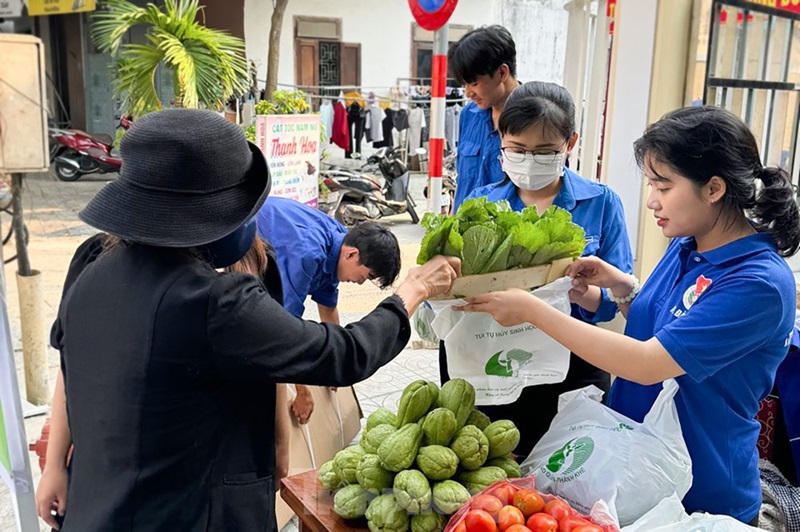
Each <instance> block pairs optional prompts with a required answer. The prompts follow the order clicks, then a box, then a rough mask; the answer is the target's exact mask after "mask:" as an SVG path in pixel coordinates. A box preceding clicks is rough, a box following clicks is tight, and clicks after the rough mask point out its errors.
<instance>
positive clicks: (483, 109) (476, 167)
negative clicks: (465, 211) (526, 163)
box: [447, 26, 519, 212]
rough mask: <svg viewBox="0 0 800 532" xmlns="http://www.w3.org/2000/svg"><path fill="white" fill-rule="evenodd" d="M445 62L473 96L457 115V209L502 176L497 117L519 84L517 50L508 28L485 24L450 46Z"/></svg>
mask: <svg viewBox="0 0 800 532" xmlns="http://www.w3.org/2000/svg"><path fill="white" fill-rule="evenodd" d="M447 62H448V64H449V65H450V73H451V75H452V76H453V77H454V78H455V79H456V81H457V82H458V83H460V84H462V85H464V93H465V95H466V96H467V98H469V99H470V100H472V101H471V102H470V103H468V104H467V106H466V107H464V110H463V111H461V114H460V115H459V129H458V158H457V159H456V170H457V171H458V178H457V181H456V195H455V199H454V200H453V212H456V211H457V210H458V207H459V205H461V203H462V202H463V201H464V200H465V199H466V198H467V196H469V195H470V194H471V193H472V191H473V190H475V189H476V188H479V187H482V186H486V185H490V184H492V183H498V182H500V181H502V180H503V179H504V175H503V169H502V168H501V167H500V134H499V133H498V132H497V121H498V119H499V118H500V113H502V112H503V107H504V106H505V104H506V100H507V99H508V95H509V94H511V91H513V90H514V89H516V88H517V87H518V86H519V81H517V78H516V72H517V50H516V46H515V45H514V39H512V38H511V33H509V31H508V30H507V29H506V28H504V27H502V26H488V27H483V28H477V29H474V30H472V31H470V32H469V33H467V34H466V35H464V36H463V37H462V38H461V40H459V41H458V42H457V43H455V44H454V45H453V46H452V47H451V48H450V51H449V53H448V54H447Z"/></svg>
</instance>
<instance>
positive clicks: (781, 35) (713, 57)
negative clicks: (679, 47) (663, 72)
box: [698, 0, 800, 185]
mask: <svg viewBox="0 0 800 532" xmlns="http://www.w3.org/2000/svg"><path fill="white" fill-rule="evenodd" d="M707 4H708V7H709V8H710V10H709V11H707V12H706V13H704V15H705V16H708V19H706V20H705V21H704V24H703V25H706V27H707V28H708V30H707V33H706V35H707V36H708V43H707V47H706V50H705V51H706V57H705V58H704V59H705V61H704V63H705V64H704V66H705V73H704V77H703V79H704V85H703V96H702V102H703V103H705V104H708V105H716V106H719V107H724V108H726V109H728V110H730V111H732V112H734V113H736V114H738V115H739V116H740V117H741V118H742V119H743V120H744V121H745V122H746V123H747V125H748V126H749V127H750V129H751V130H752V131H753V133H754V135H755V137H756V141H757V142H758V144H759V148H760V151H761V154H762V159H763V163H764V164H771V165H778V166H781V167H782V168H784V169H785V170H786V171H787V172H789V174H790V175H791V177H792V182H793V183H795V185H797V184H798V181H799V175H800V159H799V157H800V153H799V152H798V120H799V119H800V31H798V30H800V26H799V25H800V14H798V13H794V12H791V11H785V10H781V9H776V8H773V7H769V6H765V5H762V4H756V3H752V2H748V1H743V0H711V1H710V2H707ZM704 18H705V17H704ZM698 59H700V58H698Z"/></svg>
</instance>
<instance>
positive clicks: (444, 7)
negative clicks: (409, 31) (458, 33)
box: [408, 0, 458, 31]
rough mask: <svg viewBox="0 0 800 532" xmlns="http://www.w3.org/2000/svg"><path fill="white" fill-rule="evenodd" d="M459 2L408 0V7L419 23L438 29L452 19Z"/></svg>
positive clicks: (432, 29)
mask: <svg viewBox="0 0 800 532" xmlns="http://www.w3.org/2000/svg"><path fill="white" fill-rule="evenodd" d="M457 3H458V0H408V7H410V8H411V14H412V15H414V20H416V21H417V24H419V25H420V26H421V27H423V28H424V29H426V30H429V31H436V30H438V29H439V28H441V27H442V26H444V25H445V24H446V23H447V21H448V20H450V15H452V14H453V10H454V9H455V8H456V4H457Z"/></svg>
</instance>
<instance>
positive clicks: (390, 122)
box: [372, 108, 395, 148]
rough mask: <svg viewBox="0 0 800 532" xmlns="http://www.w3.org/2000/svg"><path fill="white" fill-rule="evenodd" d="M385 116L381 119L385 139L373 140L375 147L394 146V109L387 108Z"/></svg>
mask: <svg viewBox="0 0 800 532" xmlns="http://www.w3.org/2000/svg"><path fill="white" fill-rule="evenodd" d="M384 114H385V116H384V117H383V120H382V121H381V129H382V130H383V140H382V141H378V142H373V143H372V147H373V148H391V147H393V146H394V134H393V132H392V130H393V129H394V114H395V112H394V110H392V109H390V108H387V109H386V110H385V111H384Z"/></svg>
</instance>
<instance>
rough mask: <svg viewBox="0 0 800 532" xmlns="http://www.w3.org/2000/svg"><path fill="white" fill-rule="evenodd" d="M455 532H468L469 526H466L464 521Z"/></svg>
mask: <svg viewBox="0 0 800 532" xmlns="http://www.w3.org/2000/svg"><path fill="white" fill-rule="evenodd" d="M454 532H467V525H465V524H464V520H463V519H462V520H461V522H460V523H458V526H457V527H456V529H455V531H454Z"/></svg>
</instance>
